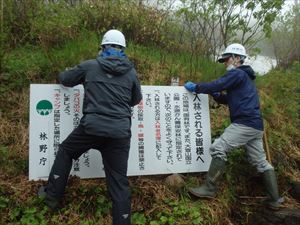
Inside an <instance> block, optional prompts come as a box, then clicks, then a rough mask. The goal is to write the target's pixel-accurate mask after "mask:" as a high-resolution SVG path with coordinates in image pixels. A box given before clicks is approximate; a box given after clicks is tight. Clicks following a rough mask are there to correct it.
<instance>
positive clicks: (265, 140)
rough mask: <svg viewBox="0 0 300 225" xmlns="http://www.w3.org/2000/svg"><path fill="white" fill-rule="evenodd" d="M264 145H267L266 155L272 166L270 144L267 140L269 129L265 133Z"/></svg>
mask: <svg viewBox="0 0 300 225" xmlns="http://www.w3.org/2000/svg"><path fill="white" fill-rule="evenodd" d="M263 139H264V144H265V150H266V155H267V160H268V161H269V163H271V164H272V159H271V154H270V149H269V144H268V139H267V129H266V128H265V131H264V138H263Z"/></svg>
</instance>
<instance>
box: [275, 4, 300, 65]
mask: <svg viewBox="0 0 300 225" xmlns="http://www.w3.org/2000/svg"><path fill="white" fill-rule="evenodd" d="M273 30H274V31H273V33H272V36H271V41H272V44H273V48H274V53H275V57H276V61H277V65H278V66H279V67H283V68H287V67H289V66H291V65H292V64H293V63H294V62H295V61H298V63H300V41H299V40H300V1H299V0H298V1H295V3H294V5H293V7H292V8H291V9H290V10H289V11H288V12H286V13H285V14H284V15H283V16H281V17H279V18H278V19H277V21H276V23H275V26H274V29H273Z"/></svg>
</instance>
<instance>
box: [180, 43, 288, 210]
mask: <svg viewBox="0 0 300 225" xmlns="http://www.w3.org/2000/svg"><path fill="white" fill-rule="evenodd" d="M245 58H246V50H245V48H244V46H242V45H241V44H231V45H229V46H228V47H227V48H226V50H225V52H224V53H223V54H222V56H221V57H220V58H219V59H218V61H219V62H220V63H224V65H225V66H226V70H227V72H226V73H225V74H224V75H223V76H221V77H220V78H219V79H217V80H215V81H212V82H208V83H205V82H201V83H197V84H196V83H193V82H187V83H186V84H185V88H186V89H187V90H188V91H191V92H196V93H204V94H210V95H212V96H213V97H214V99H215V100H216V101H217V102H218V103H221V104H226V105H228V107H229V112H230V120H231V124H230V125H229V126H228V127H227V128H226V129H225V131H224V133H223V134H222V135H221V136H220V137H219V138H217V139H216V140H215V141H214V143H213V144H212V145H211V147H210V154H211V156H212V161H211V164H210V167H209V170H208V175H207V178H206V181H205V183H204V184H203V185H202V186H200V187H196V188H191V189H190V190H189V191H190V193H191V194H193V195H195V196H197V197H208V198H212V197H214V196H215V195H216V191H217V184H218V181H219V180H220V179H221V177H222V174H223V172H224V170H225V162H226V161H227V154H228V153H229V152H230V151H232V150H233V149H234V148H237V147H240V146H245V148H246V153H247V156H248V160H249V162H250V163H251V164H252V165H253V166H255V167H256V169H257V171H258V172H260V173H262V174H263V180H264V183H265V187H266V190H267V192H268V194H269V199H268V200H267V201H266V203H267V205H268V206H269V207H270V208H272V209H278V208H279V207H280V206H281V204H280V203H281V201H282V199H281V198H280V197H279V194H278V187H277V180H276V176H275V173H274V168H273V166H272V165H271V164H270V163H269V162H268V161H267V160H266V154H265V151H264V149H263V141H262V137H263V130H264V128H263V120H262V117H261V112H260V105H259V97H258V94H257V90H256V87H255V84H254V82H253V80H254V79H255V75H254V71H253V69H252V68H251V67H250V66H246V65H243V63H244V60H245Z"/></svg>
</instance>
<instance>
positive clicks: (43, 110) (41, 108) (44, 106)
mask: <svg viewBox="0 0 300 225" xmlns="http://www.w3.org/2000/svg"><path fill="white" fill-rule="evenodd" d="M52 109H53V106H52V103H51V102H49V101H48V100H41V101H39V102H38V104H37V105H36V111H37V112H38V114H40V115H42V116H47V115H49V114H50V113H51V112H52Z"/></svg>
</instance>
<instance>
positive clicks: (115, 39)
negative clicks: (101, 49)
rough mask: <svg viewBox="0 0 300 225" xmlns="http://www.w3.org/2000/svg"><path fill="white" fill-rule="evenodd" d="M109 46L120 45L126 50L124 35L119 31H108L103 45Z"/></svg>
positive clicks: (103, 39)
mask: <svg viewBox="0 0 300 225" xmlns="http://www.w3.org/2000/svg"><path fill="white" fill-rule="evenodd" d="M108 44H114V45H120V46H122V47H124V48H126V41H125V37H124V34H122V32H120V31H118V30H109V31H107V32H106V33H105V34H104V36H103V38H102V42H101V45H108Z"/></svg>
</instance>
